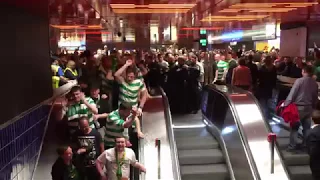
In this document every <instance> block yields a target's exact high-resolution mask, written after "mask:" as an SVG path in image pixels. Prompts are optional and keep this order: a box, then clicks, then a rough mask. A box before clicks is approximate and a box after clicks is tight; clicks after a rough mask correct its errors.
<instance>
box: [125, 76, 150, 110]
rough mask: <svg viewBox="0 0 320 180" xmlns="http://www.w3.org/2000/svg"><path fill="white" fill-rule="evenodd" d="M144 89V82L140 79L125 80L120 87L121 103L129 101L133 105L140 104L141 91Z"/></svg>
mask: <svg viewBox="0 0 320 180" xmlns="http://www.w3.org/2000/svg"><path fill="white" fill-rule="evenodd" d="M144 89H145V86H144V83H143V81H141V80H140V79H135V80H133V81H132V82H130V83H127V82H125V81H124V82H123V83H121V84H120V88H119V91H120V94H119V103H123V102H124V103H129V104H131V105H132V106H136V105H138V97H139V92H140V91H143V90H144Z"/></svg>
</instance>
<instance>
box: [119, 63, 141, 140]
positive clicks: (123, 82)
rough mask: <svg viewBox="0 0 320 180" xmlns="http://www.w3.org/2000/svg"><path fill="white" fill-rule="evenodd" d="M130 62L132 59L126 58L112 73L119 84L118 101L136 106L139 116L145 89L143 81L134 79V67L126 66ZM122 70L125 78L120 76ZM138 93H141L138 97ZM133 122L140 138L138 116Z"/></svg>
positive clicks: (129, 64)
mask: <svg viewBox="0 0 320 180" xmlns="http://www.w3.org/2000/svg"><path fill="white" fill-rule="evenodd" d="M132 64H133V61H132V60H127V61H126V63H125V65H123V66H122V67H121V68H120V69H119V70H118V71H117V72H116V73H115V74H114V75H115V78H116V80H117V81H118V82H119V84H120V89H119V91H120V93H119V103H128V104H130V105H131V106H133V107H138V116H140V115H141V114H142V108H143V106H144V104H145V102H146V100H147V90H146V88H145V85H144V83H143V81H142V80H140V79H136V72H135V71H134V68H128V67H130V66H132ZM124 72H126V77H125V78H123V76H122V74H123V73H124ZM139 94H141V97H140V99H139ZM139 100H140V102H139ZM135 123H136V128H137V135H138V137H139V138H142V137H143V133H142V132H141V128H140V121H139V119H138V118H137V119H136V120H135ZM126 131H127V130H126Z"/></svg>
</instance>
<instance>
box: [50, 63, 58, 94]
mask: <svg viewBox="0 0 320 180" xmlns="http://www.w3.org/2000/svg"><path fill="white" fill-rule="evenodd" d="M51 69H52V73H53V76H52V88H53V89H56V88H59V83H60V78H59V76H57V74H58V71H59V66H57V65H53V64H52V65H51Z"/></svg>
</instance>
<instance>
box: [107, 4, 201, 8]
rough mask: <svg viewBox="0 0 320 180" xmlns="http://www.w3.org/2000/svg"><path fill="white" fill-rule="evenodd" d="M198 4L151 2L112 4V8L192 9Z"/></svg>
mask: <svg viewBox="0 0 320 180" xmlns="http://www.w3.org/2000/svg"><path fill="white" fill-rule="evenodd" d="M195 5H196V4H149V5H135V4H110V7H111V8H112V9H136V8H150V9H191V8H193V7H194V6H195Z"/></svg>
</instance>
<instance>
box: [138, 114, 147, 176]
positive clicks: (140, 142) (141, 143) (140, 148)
mask: <svg viewBox="0 0 320 180" xmlns="http://www.w3.org/2000/svg"><path fill="white" fill-rule="evenodd" d="M142 122H143V114H142V115H141V117H140V128H141V131H142V132H143V126H142ZM138 151H139V157H138V160H139V162H140V163H141V164H145V160H144V156H143V155H144V139H139V140H138ZM145 179H146V177H145V174H144V173H140V174H139V180H145Z"/></svg>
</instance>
